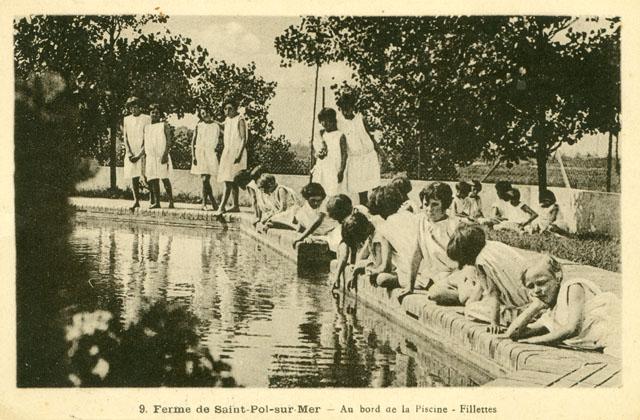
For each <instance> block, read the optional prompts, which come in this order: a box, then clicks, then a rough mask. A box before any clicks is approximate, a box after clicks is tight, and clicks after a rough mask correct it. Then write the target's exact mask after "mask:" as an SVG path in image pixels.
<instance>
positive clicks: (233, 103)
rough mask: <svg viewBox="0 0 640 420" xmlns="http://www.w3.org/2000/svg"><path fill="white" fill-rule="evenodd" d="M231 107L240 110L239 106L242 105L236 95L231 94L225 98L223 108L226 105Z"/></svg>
mask: <svg viewBox="0 0 640 420" xmlns="http://www.w3.org/2000/svg"><path fill="white" fill-rule="evenodd" d="M227 104H229V105H231V106H233V107H234V108H236V109H237V108H238V105H240V101H239V100H238V98H237V97H236V95H234V94H232V93H231V94H229V95H227V96H225V98H224V99H223V101H222V106H223V107H224V106H225V105H227Z"/></svg>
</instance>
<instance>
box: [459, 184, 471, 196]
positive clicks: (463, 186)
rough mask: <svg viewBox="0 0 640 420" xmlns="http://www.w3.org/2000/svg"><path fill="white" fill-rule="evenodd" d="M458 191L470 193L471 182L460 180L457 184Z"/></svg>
mask: <svg viewBox="0 0 640 420" xmlns="http://www.w3.org/2000/svg"><path fill="white" fill-rule="evenodd" d="M456 191H458V192H460V193H462V194H465V195H468V194H469V193H470V192H471V184H468V183H466V182H464V181H460V182H458V183H457V184H456Z"/></svg>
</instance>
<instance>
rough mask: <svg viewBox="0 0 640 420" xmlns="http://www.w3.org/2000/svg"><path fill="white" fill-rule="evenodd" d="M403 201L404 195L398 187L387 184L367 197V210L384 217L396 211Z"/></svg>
mask: <svg viewBox="0 0 640 420" xmlns="http://www.w3.org/2000/svg"><path fill="white" fill-rule="evenodd" d="M404 202H405V197H404V196H403V195H402V193H401V192H400V191H399V190H398V188H397V187H396V186H395V185H393V184H387V185H384V186H382V187H378V188H377V189H375V190H374V191H373V193H372V194H371V197H370V199H369V211H370V213H371V214H374V215H375V214H377V215H379V216H380V217H382V218H383V219H386V218H387V217H389V216H391V215H392V214H394V213H397V212H398V210H399V209H400V207H402V204H403V203H404Z"/></svg>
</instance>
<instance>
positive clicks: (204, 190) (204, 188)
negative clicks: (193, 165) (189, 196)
mask: <svg viewBox="0 0 640 420" xmlns="http://www.w3.org/2000/svg"><path fill="white" fill-rule="evenodd" d="M200 178H201V179H202V209H203V210H204V208H205V207H207V197H208V194H207V183H208V182H207V181H208V178H209V175H200Z"/></svg>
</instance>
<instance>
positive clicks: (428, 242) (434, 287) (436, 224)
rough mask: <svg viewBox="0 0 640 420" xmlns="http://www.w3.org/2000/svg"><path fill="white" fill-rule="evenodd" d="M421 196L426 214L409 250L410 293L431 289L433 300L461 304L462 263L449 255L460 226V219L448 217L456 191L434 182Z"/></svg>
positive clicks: (418, 223) (429, 294)
mask: <svg viewBox="0 0 640 420" xmlns="http://www.w3.org/2000/svg"><path fill="white" fill-rule="evenodd" d="M419 196H420V202H421V203H422V208H423V212H422V213H421V214H420V215H419V216H418V218H417V223H416V224H417V226H416V231H417V232H416V236H417V241H414V247H413V248H412V249H411V250H410V251H409V254H410V255H409V258H410V259H411V266H410V267H411V270H410V272H409V287H410V288H409V291H408V292H412V291H413V289H414V288H416V289H422V290H428V293H427V295H428V297H429V299H430V300H433V301H434V302H436V303H438V304H440V305H452V304H453V305H457V304H458V303H459V300H458V290H457V285H458V282H459V281H460V278H461V276H462V274H461V272H460V271H459V270H458V264H457V263H456V262H455V261H453V260H452V259H451V258H449V256H448V255H447V245H448V244H449V240H450V239H451V236H452V235H453V233H454V232H455V230H456V228H457V227H458V224H459V223H460V219H458V218H456V217H454V216H449V215H448V214H447V210H448V209H449V208H450V207H451V203H452V201H453V191H452V190H451V187H450V186H449V185H448V184H445V183H443V182H434V183H431V184H429V185H428V186H427V187H425V188H423V189H422V191H420V194H419ZM418 272H420V274H419V275H418Z"/></svg>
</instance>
